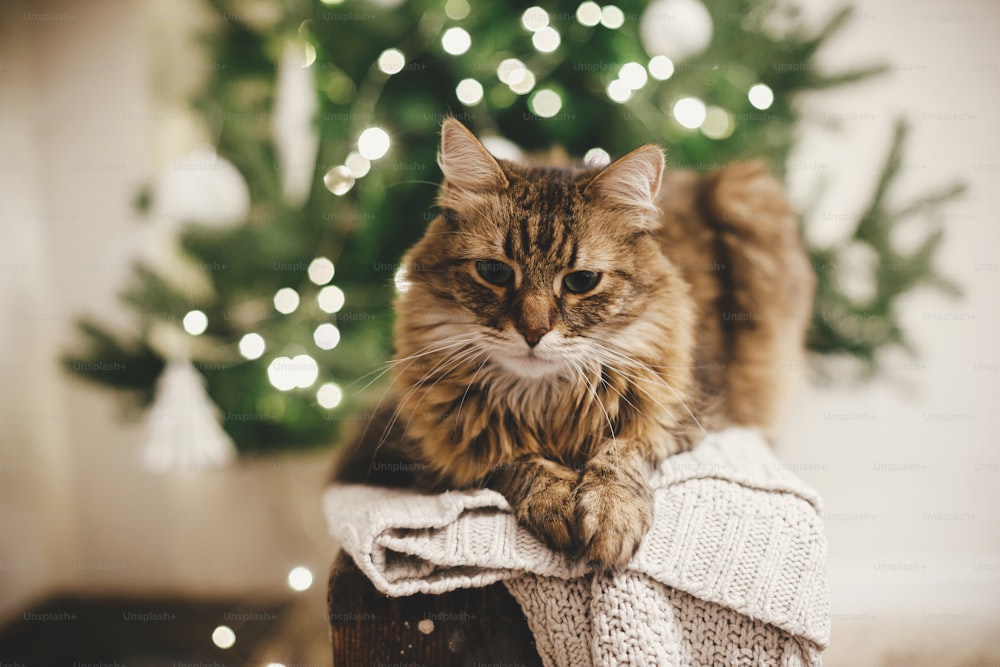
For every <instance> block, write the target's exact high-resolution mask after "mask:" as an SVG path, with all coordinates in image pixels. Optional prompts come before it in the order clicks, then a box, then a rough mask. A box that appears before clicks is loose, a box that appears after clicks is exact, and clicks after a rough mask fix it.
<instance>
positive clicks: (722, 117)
mask: <svg viewBox="0 0 1000 667" xmlns="http://www.w3.org/2000/svg"><path fill="white" fill-rule="evenodd" d="M733 129H734V125H733V117H732V115H730V113H729V112H728V111H726V110H725V109H723V108H721V107H708V112H707V113H706V114H705V122H704V123H702V126H701V133H702V134H704V135H705V136H706V137H708V138H709V139H725V138H727V137H728V136H729V135H731V134H732V133H733Z"/></svg>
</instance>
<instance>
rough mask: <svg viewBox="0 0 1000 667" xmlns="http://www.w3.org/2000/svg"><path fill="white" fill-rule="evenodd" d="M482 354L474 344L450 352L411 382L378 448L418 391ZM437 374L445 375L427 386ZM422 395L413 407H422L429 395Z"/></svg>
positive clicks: (432, 384) (428, 386)
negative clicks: (428, 381)
mask: <svg viewBox="0 0 1000 667" xmlns="http://www.w3.org/2000/svg"><path fill="white" fill-rule="evenodd" d="M481 353H482V350H481V348H480V347H479V346H478V345H476V344H475V343H473V344H471V345H470V346H467V347H462V348H460V349H458V350H455V351H453V352H449V353H448V354H446V355H445V356H444V357H443V358H442V359H440V360H439V361H438V362H437V363H436V364H435V365H434V366H433V367H432V368H431V369H430V370H428V371H427V372H426V373H424V375H423V376H422V377H420V379H418V380H416V381H414V382H411V383H410V388H409V389H408V390H407V392H406V394H404V395H403V397H402V398H401V399H400V400H399V402H398V404H397V406H396V409H395V411H394V412H393V414H392V418H391V419H390V421H389V424H388V425H387V426H386V427H385V430H384V431H383V433H382V438H381V439H380V441H379V445H378V446H379V447H381V446H382V445H383V444H384V443H385V439H386V438H387V437H388V436H389V433H391V432H392V429H393V427H394V426H395V425H396V422H397V421H398V420H399V415H400V412H401V411H402V409H403V406H404V405H406V403H407V402H408V401H409V400H410V398H411V397H412V396H413V394H414V393H416V392H417V391H418V390H421V389H427V388H430V387H433V386H434V385H436V384H437V383H438V382H440V381H441V380H443V379H444V378H445V377H446V376H447V374H448V373H449V372H450V371H451V370H452V369H454V368H455V367H457V366H458V365H459V364H461V363H463V362H464V361H466V360H468V359H470V358H474V357H476V356H478V355H479V354H481ZM411 363H412V362H411ZM435 373H443V375H442V376H441V377H440V378H438V379H437V380H435V381H434V382H433V383H431V384H429V385H428V384H426V382H427V380H429V379H430V377H431V376H432V375H434V374H435ZM421 393H422V396H421V397H420V399H419V400H418V401H417V403H416V405H414V406H413V407H414V408H416V407H418V406H419V405H420V403H421V402H423V400H424V397H426V395H427V392H421ZM412 418H413V416H412V415H410V418H409V419H407V427H409V423H410V420H412Z"/></svg>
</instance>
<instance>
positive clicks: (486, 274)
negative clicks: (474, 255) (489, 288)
mask: <svg viewBox="0 0 1000 667" xmlns="http://www.w3.org/2000/svg"><path fill="white" fill-rule="evenodd" d="M476 272H477V273H479V275H480V277H482V279H483V280H485V281H486V282H488V283H490V284H491V285H499V286H501V287H502V286H504V285H506V284H507V283H509V282H510V281H511V280H512V279H513V278H514V269H513V268H512V267H511V266H510V265H509V264H504V263H503V262H498V261H497V260H495V259H481V260H479V261H478V262H476Z"/></svg>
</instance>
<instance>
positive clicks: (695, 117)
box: [673, 97, 707, 130]
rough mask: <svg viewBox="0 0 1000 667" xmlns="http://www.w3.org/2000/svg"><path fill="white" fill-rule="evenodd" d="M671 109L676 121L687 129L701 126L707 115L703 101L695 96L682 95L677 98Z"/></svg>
mask: <svg viewBox="0 0 1000 667" xmlns="http://www.w3.org/2000/svg"><path fill="white" fill-rule="evenodd" d="M673 111H674V118H675V119H677V122H678V123H680V124H681V125H683V126H684V127H686V128H688V129H689V130H696V129H698V128H699V127H701V124H702V123H704V122H705V116H706V115H707V111H706V110H705V103H704V102H702V101H701V100H699V99H698V98H696V97H682V98H681V99H679V100H677V103H676V104H674V110H673Z"/></svg>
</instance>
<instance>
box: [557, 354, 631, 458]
mask: <svg viewBox="0 0 1000 667" xmlns="http://www.w3.org/2000/svg"><path fill="white" fill-rule="evenodd" d="M564 362H565V363H566V364H567V365H568V366H570V368H571V369H575V370H576V371H577V374H578V375H579V377H580V378H582V379H583V381H584V383H585V384H586V385H587V388H588V389H589V390H590V395H591V396H593V397H594V402H595V403H597V407H599V408H600V409H601V412H602V413H604V420H605V422H606V423H607V425H608V433H609V434H610V435H611V441H612V442H613V443H614V451H615V455H616V456H617V455H618V437H617V436H616V435H615V427H614V425H613V424H612V423H611V415H609V414H608V411H607V409H605V407H604V401H602V400H601V397H600V396H598V395H597V388H596V387H595V386H594V384H593V383H592V382H591V381H590V378H588V377H587V372H586V369H585V368H584V367H583V366H582V365H580V364H578V363H576V362H575V361H573V360H571V359H570V358H568V357H566V358H564Z"/></svg>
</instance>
